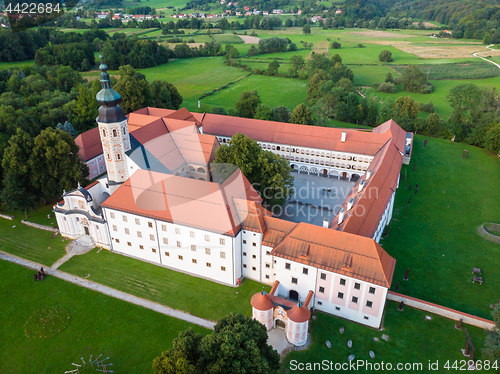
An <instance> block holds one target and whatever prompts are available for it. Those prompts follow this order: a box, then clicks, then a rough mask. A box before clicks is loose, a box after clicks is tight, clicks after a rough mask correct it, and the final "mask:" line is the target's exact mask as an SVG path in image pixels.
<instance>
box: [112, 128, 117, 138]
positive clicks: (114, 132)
mask: <svg viewBox="0 0 500 374" xmlns="http://www.w3.org/2000/svg"><path fill="white" fill-rule="evenodd" d="M117 135H118V134H117V133H116V129H113V136H114V137H115V138H116V136H117Z"/></svg>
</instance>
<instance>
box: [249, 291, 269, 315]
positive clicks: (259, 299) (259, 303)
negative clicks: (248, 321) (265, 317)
mask: <svg viewBox="0 0 500 374" xmlns="http://www.w3.org/2000/svg"><path fill="white" fill-rule="evenodd" d="M250 304H252V307H254V308H255V309H257V310H262V311H266V310H270V309H273V308H274V305H273V303H272V301H271V299H270V298H269V296H268V295H267V293H265V292H264V291H262V292H258V293H256V294H255V295H253V296H252V298H251V299H250Z"/></svg>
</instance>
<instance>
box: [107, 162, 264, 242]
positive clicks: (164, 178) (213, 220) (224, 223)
mask: <svg viewBox="0 0 500 374" xmlns="http://www.w3.org/2000/svg"><path fill="white" fill-rule="evenodd" d="M234 199H247V200H250V201H255V202H258V203H260V202H261V201H262V199H261V198H260V196H259V195H258V193H257V192H256V191H255V190H254V189H253V187H252V186H251V185H250V183H249V182H248V180H247V179H246V178H245V176H244V175H243V173H241V171H240V170H238V171H236V172H235V173H234V174H233V175H231V177H229V178H228V179H227V180H226V181H225V182H224V183H223V184H222V185H220V184H217V183H212V182H205V181H201V180H195V179H190V178H184V177H178V176H174V175H169V174H163V173H156V172H151V171H147V170H138V171H136V172H135V173H134V174H133V175H132V176H131V177H130V178H129V179H127V181H125V182H124V183H123V184H122V185H121V186H120V187H119V188H118V189H117V190H116V191H115V192H114V193H113V194H112V195H111V196H110V197H109V198H108V199H107V200H106V201H105V202H104V203H102V206H103V207H105V208H109V209H115V210H118V211H123V212H129V213H133V214H137V215H141V216H145V217H151V218H156V219H159V220H162V221H166V222H173V223H176V224H180V225H186V226H190V227H197V228H200V229H202V230H207V231H212V232H216V233H220V234H227V235H231V236H235V235H236V234H237V233H238V231H239V229H240V222H239V221H238V214H237V212H236V208H235V205H234V203H233V200H234Z"/></svg>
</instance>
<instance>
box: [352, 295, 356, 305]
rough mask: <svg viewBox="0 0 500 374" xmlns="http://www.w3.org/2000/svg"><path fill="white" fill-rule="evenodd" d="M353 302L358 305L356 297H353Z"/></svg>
mask: <svg viewBox="0 0 500 374" xmlns="http://www.w3.org/2000/svg"><path fill="white" fill-rule="evenodd" d="M351 301H352V302H353V303H354V304H357V303H358V298H357V297H356V296H353V297H352V300H351Z"/></svg>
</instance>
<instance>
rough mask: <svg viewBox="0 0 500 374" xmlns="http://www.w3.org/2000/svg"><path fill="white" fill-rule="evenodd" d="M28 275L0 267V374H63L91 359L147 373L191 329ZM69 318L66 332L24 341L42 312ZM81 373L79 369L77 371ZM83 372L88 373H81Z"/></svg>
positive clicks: (118, 369)
mask: <svg viewBox="0 0 500 374" xmlns="http://www.w3.org/2000/svg"><path fill="white" fill-rule="evenodd" d="M33 273H34V272H33V271H32V270H29V269H26V268H23V267H22V266H19V265H16V264H12V263H9V262H6V261H0V274H2V277H1V279H2V283H1V285H0V298H1V300H2V307H1V308H0V371H1V372H2V374H19V373H37V374H54V373H64V372H65V371H67V370H73V369H75V367H74V366H72V365H71V364H72V363H76V364H80V365H82V361H81V359H80V358H81V357H83V359H84V360H85V361H86V362H87V365H88V361H89V358H90V355H93V358H96V357H97V356H99V355H102V356H101V359H104V358H106V357H109V359H108V360H107V361H106V362H110V363H112V364H113V366H108V370H109V369H111V370H113V371H114V372H115V373H141V374H145V373H152V372H153V370H152V362H153V359H155V358H156V357H158V356H160V355H161V353H162V352H163V351H165V350H167V349H169V348H170V347H171V346H172V340H173V339H174V338H175V337H176V336H177V335H178V333H179V332H180V331H183V330H185V329H187V328H189V327H192V328H193V329H194V330H195V331H197V332H200V333H203V334H206V333H208V332H209V331H208V330H206V329H204V328H202V327H199V326H197V325H192V324H190V323H187V322H184V321H181V320H178V319H175V318H172V317H168V316H165V315H163V314H159V313H156V312H153V311H151V310H148V309H145V308H142V307H139V306H137V305H133V304H129V303H127V302H125V301H121V300H117V299H114V298H111V297H109V296H105V295H102V294H100V293H97V292H94V291H91V290H88V289H85V288H82V287H79V286H76V285H73V284H71V283H67V282H65V281H63V280H60V279H57V278H54V277H50V276H48V277H47V278H45V279H44V280H43V281H39V282H34V281H33ZM52 307H59V309H65V310H66V311H67V312H68V313H69V317H70V319H69V324H68V325H67V327H66V329H65V330H63V331H61V332H57V333H56V334H55V335H54V336H50V337H47V338H28V337H27V336H26V335H25V325H26V323H27V321H28V320H29V319H30V317H31V316H32V315H38V313H40V311H41V310H42V309H43V308H52ZM82 369H83V368H82ZM84 372H88V371H84Z"/></svg>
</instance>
